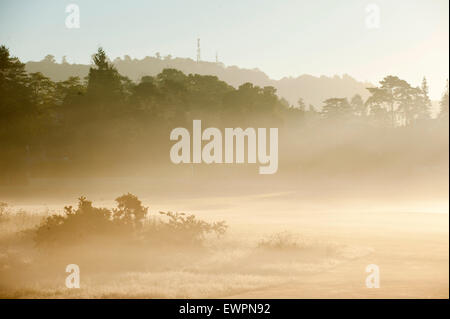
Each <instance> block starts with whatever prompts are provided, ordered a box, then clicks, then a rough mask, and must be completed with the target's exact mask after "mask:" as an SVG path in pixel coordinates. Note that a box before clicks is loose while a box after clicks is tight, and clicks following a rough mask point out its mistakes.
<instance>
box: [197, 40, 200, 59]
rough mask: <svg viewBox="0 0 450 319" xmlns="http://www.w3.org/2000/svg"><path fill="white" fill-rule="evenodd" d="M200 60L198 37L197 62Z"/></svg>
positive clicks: (198, 41)
mask: <svg viewBox="0 0 450 319" xmlns="http://www.w3.org/2000/svg"><path fill="white" fill-rule="evenodd" d="M198 62H200V39H197V63H198Z"/></svg>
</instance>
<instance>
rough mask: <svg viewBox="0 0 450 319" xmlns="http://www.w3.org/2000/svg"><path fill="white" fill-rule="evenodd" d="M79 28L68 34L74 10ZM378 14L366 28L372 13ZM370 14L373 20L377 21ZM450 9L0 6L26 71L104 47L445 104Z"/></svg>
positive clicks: (327, 0)
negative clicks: (384, 87)
mask: <svg viewBox="0 0 450 319" xmlns="http://www.w3.org/2000/svg"><path fill="white" fill-rule="evenodd" d="M71 3H74V4H77V5H78V6H79V8H80V28H79V29H68V28H67V27H66V25H65V20H66V17H67V15H68V13H66V12H65V9H66V6H67V5H68V4H71ZM370 4H375V5H377V6H378V8H379V9H380V15H379V21H380V25H379V28H368V27H367V26H366V19H367V17H368V15H369V14H370V13H367V12H366V7H367V6H368V5H370ZM372 12H373V11H372ZM448 12H449V1H448V0H395V1H370V0H369V1H366V0H339V1H338V0H308V1H300V0H297V1H283V0H280V1H274V0H227V1H219V0H189V1H186V0H164V1H162V0H161V1H160V0H127V1H125V0H114V1H108V0H90V1H89V0H72V1H65V0H61V1H55V0H40V1H34V0H1V2H0V43H1V44H6V46H7V47H9V48H10V51H11V52H12V54H13V55H15V56H18V57H19V58H20V59H21V60H22V61H29V60H35V61H36V60H41V59H42V58H43V57H44V56H45V55H47V54H53V55H54V56H55V57H56V58H57V60H58V61H60V59H61V57H62V56H63V55H66V56H67V59H68V61H69V62H70V63H72V62H76V63H89V62H90V55H91V54H92V53H94V52H95V51H96V49H97V47H98V46H103V47H104V48H105V50H106V52H107V54H108V55H109V56H110V57H111V58H112V59H114V58H115V57H117V56H124V55H125V54H128V55H130V56H131V57H132V58H142V57H144V56H147V55H149V56H154V54H155V53H156V52H160V53H161V55H163V56H164V55H167V54H171V55H172V56H174V57H190V58H193V59H195V57H196V39H197V38H201V49H202V59H203V60H206V61H214V60H215V54H216V51H218V54H219V60H220V61H221V62H223V63H225V65H237V66H239V67H244V68H258V69H260V70H262V71H264V72H265V73H267V74H268V75H269V76H270V77H271V78H274V79H279V78H282V77H285V76H298V75H301V74H311V75H316V76H319V75H327V76H332V75H335V74H337V75H342V74H345V73H347V74H349V75H351V76H353V77H354V78H356V79H358V80H361V81H370V82H372V83H377V82H378V81H379V80H381V79H382V78H383V77H384V76H385V75H388V74H392V75H397V76H399V77H401V78H404V79H405V80H407V81H408V82H410V83H411V84H412V85H414V86H417V85H419V84H420V82H421V79H422V77H423V76H426V77H427V79H428V82H429V85H430V95H431V97H432V98H433V99H439V98H440V96H441V93H442V92H443V90H444V86H445V80H446V79H447V78H448V69H449V40H448V38H449V13H448Z"/></svg>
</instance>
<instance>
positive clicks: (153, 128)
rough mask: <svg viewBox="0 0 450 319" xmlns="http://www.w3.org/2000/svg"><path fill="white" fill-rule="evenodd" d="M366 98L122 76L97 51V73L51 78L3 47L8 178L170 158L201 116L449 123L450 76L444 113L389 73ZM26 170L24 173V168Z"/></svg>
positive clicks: (1, 92) (0, 93)
mask: <svg viewBox="0 0 450 319" xmlns="http://www.w3.org/2000/svg"><path fill="white" fill-rule="evenodd" d="M368 90H369V92H370V96H369V98H368V99H366V100H363V98H362V97H361V96H359V95H355V96H354V97H352V98H351V99H350V100H348V99H347V98H342V97H333V98H329V99H327V100H325V101H324V102H323V105H319V106H313V105H308V106H307V105H305V103H304V102H303V100H302V99H300V100H299V101H298V105H296V106H292V105H289V103H288V102H287V101H286V100H285V99H283V98H280V97H278V96H277V92H276V89H275V88H274V87H271V86H266V87H259V86H255V85H253V84H252V83H245V84H242V85H241V86H239V87H238V88H234V87H233V86H231V85H229V84H227V83H226V82H224V81H220V80H219V79H218V78H217V77H216V76H208V75H198V74H189V75H186V74H184V73H183V72H181V71H178V70H176V69H164V70H163V71H162V72H161V73H159V74H158V75H156V76H143V77H142V78H141V80H140V81H139V82H134V81H131V80H130V79H129V78H127V77H125V76H123V75H121V74H120V73H119V72H118V71H117V69H116V68H115V67H114V65H113V63H112V62H111V61H110V60H109V58H108V57H107V55H106V53H105V51H104V50H103V49H102V48H99V49H98V51H97V52H96V53H95V54H94V55H93V56H92V66H91V67H90V70H89V74H88V75H87V76H86V77H85V78H84V79H81V78H80V77H69V78H68V79H67V80H65V81H56V82H55V81H52V80H51V79H50V78H48V77H46V76H44V75H43V74H42V73H40V72H36V73H27V72H26V71H25V65H24V64H23V63H22V62H21V61H20V60H19V59H18V58H16V57H13V56H12V55H11V54H10V52H9V50H8V48H6V47H5V46H0V145H1V150H0V153H1V156H0V181H1V182H3V183H4V182H6V183H7V184H8V183H14V182H17V181H19V182H20V181H21V180H23V179H26V178H27V176H26V174H28V173H29V171H30V170H29V169H26V168H29V167H41V168H42V167H44V166H45V165H46V164H45V163H50V164H48V165H51V166H55V165H57V163H66V164H64V165H69V164H67V163H70V165H72V166H73V165H75V164H76V165H82V164H85V165H91V164H92V163H109V164H111V165H114V163H120V162H123V161H129V160H130V159H132V158H134V157H136V156H139V154H140V155H143V154H144V153H140V152H142V149H143V146H145V149H146V152H145V156H146V160H148V161H150V162H158V161H164V160H167V157H168V154H169V153H168V147H169V144H168V143H169V141H168V140H169V139H168V136H169V135H168V134H169V132H170V130H172V129H173V128H175V127H179V126H182V127H189V126H190V124H189V123H192V120H193V119H201V120H202V122H203V123H205V124H204V125H205V126H206V125H210V126H215V127H238V126H240V127H270V126H271V127H287V128H293V129H296V128H305V127H309V126H316V127H317V126H329V125H330V123H333V125H335V124H337V123H338V124H339V125H345V126H346V127H355V128H361V127H371V128H375V129H386V128H395V129H399V128H406V127H409V128H418V127H424V126H426V127H445V126H447V127H448V112H449V108H448V106H449V102H448V83H447V88H446V90H445V92H444V93H443V95H442V99H441V101H440V112H439V114H438V115H437V117H432V116H431V101H430V98H429V97H428V85H427V82H426V79H425V78H424V80H423V82H422V85H421V86H420V87H413V86H411V85H410V84H409V83H408V82H406V81H404V80H402V79H400V78H398V77H396V76H387V77H385V78H384V79H383V80H382V81H380V84H379V86H378V87H374V88H368ZM20 172H22V173H23V174H21V173H20Z"/></svg>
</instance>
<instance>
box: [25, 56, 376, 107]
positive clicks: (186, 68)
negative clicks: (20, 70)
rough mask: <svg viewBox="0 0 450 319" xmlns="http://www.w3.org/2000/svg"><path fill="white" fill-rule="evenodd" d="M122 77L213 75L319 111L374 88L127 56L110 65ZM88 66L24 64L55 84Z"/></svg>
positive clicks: (189, 61)
mask: <svg viewBox="0 0 450 319" xmlns="http://www.w3.org/2000/svg"><path fill="white" fill-rule="evenodd" d="M113 63H114V65H115V66H116V67H117V69H118V70H119V72H120V73H121V74H122V75H125V76H127V77H129V78H130V79H132V80H134V81H138V80H139V79H140V78H141V77H142V76H144V75H156V74H158V73H160V72H161V71H162V70H163V69H165V68H174V69H178V70H180V71H182V72H184V73H186V74H189V73H193V74H195V73H197V74H201V75H215V76H217V77H218V78H219V79H220V80H222V81H225V82H227V83H228V84H230V85H232V86H235V87H238V86H239V85H241V84H243V83H245V82H251V83H253V84H255V85H258V86H269V85H270V86H273V87H275V88H276V89H277V91H278V95H279V96H280V97H283V98H285V99H286V100H287V101H288V102H289V103H290V104H292V105H297V101H298V99H299V98H300V97H301V98H303V100H304V102H305V103H306V105H309V104H312V105H314V106H315V107H318V108H320V106H321V105H322V102H323V101H324V100H326V99H327V98H330V97H347V98H349V99H350V98H351V97H352V96H353V95H355V94H359V95H361V96H362V97H363V98H364V99H365V98H367V97H368V93H369V92H368V91H367V90H366V88H367V87H372V86H373V84H371V83H365V82H358V81H357V80H355V79H353V78H352V77H350V76H349V75H343V76H342V77H340V76H333V77H326V76H320V77H315V76H312V75H301V76H299V77H295V78H294V77H285V78H282V79H280V80H272V79H270V78H269V77H268V76H267V75H266V74H265V73H264V72H262V71H260V70H258V69H242V68H239V67H237V66H225V65H224V64H223V63H215V62H204V61H201V62H199V63H197V62H196V61H194V60H192V59H188V58H170V57H165V58H158V57H145V58H143V59H141V60H138V59H131V58H130V57H128V56H125V57H124V58H117V59H115V60H114V61H113ZM89 67H90V66H89V65H85V64H69V63H56V62H55V61H54V60H53V59H51V57H47V58H46V59H44V60H42V61H39V62H31V61H30V62H28V63H26V70H27V71H28V72H42V73H43V74H44V75H46V76H48V77H50V78H51V79H52V80H54V81H62V80H66V79H67V78H68V77H69V76H79V77H81V78H83V77H85V76H87V74H88V72H89Z"/></svg>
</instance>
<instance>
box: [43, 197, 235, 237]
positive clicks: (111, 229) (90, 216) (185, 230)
mask: <svg viewBox="0 0 450 319" xmlns="http://www.w3.org/2000/svg"><path fill="white" fill-rule="evenodd" d="M116 203H117V207H116V208H113V209H111V210H109V209H106V208H96V207H94V206H92V202H91V201H88V200H87V199H86V198H85V197H80V198H79V199H78V207H77V208H76V209H74V208H72V206H67V207H64V214H63V215H52V216H50V217H47V218H46V219H45V220H44V221H43V222H42V223H41V225H40V226H38V227H37V229H36V231H35V241H36V243H37V244H38V245H42V244H44V245H52V244H57V243H59V244H69V243H72V244H77V243H80V242H83V241H87V240H89V241H92V240H93V239H94V238H96V239H98V238H99V237H106V238H108V239H109V240H111V239H112V238H114V239H116V240H121V241H122V240H123V239H132V240H140V241H141V242H142V243H146V244H158V245H160V244H170V245H173V244H176V245H192V244H197V245H199V244H200V243H201V242H202V241H203V240H204V239H205V236H206V235H207V234H210V233H212V234H216V235H217V236H220V235H223V234H224V233H225V230H226V228H227V226H226V225H225V222H223V221H221V222H215V223H207V222H205V221H203V220H198V219H197V218H196V217H195V216H194V215H186V214H184V213H172V212H167V213H164V212H161V213H160V216H163V217H162V218H158V219H152V220H150V219H149V216H148V208H147V207H144V206H142V202H141V201H140V200H139V199H138V198H137V197H136V196H135V195H133V194H130V193H128V194H125V195H122V196H120V197H118V198H116ZM150 221H151V222H150Z"/></svg>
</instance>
